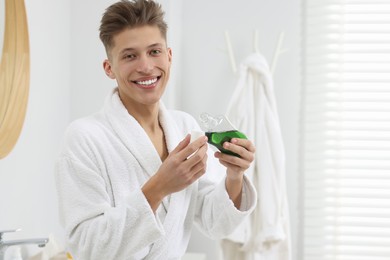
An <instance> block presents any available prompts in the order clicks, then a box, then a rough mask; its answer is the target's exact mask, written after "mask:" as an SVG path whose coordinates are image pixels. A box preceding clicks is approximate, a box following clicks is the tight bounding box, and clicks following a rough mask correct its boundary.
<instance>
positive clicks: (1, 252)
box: [0, 228, 49, 260]
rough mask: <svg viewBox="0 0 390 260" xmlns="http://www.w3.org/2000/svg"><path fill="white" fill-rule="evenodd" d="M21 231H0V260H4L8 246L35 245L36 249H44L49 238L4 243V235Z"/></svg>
mask: <svg viewBox="0 0 390 260" xmlns="http://www.w3.org/2000/svg"><path fill="white" fill-rule="evenodd" d="M20 230H21V229H20V228H19V229H10V230H0V260H4V256H5V251H6V250H7V248H8V247H10V246H15V245H27V244H36V245H38V247H44V246H46V244H47V243H48V242H49V238H32V239H18V240H9V241H4V240H3V235H4V233H10V232H17V231H20Z"/></svg>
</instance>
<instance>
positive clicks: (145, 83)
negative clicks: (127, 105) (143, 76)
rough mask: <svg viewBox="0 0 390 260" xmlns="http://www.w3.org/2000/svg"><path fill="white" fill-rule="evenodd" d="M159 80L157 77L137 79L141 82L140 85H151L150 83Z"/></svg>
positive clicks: (138, 82)
mask: <svg viewBox="0 0 390 260" xmlns="http://www.w3.org/2000/svg"><path fill="white" fill-rule="evenodd" d="M156 81H157V78H155V79H150V80H145V81H137V84H140V85H150V84H153V83H155V82H156Z"/></svg>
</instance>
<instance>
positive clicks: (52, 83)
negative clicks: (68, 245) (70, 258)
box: [0, 0, 70, 253]
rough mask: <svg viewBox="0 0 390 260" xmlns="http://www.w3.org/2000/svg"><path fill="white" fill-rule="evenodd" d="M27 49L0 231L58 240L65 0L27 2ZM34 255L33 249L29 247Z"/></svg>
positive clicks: (2, 182) (0, 167) (3, 180)
mask: <svg viewBox="0 0 390 260" xmlns="http://www.w3.org/2000/svg"><path fill="white" fill-rule="evenodd" d="M25 3H26V11H27V16H28V23H29V34H30V51H31V81H30V95H29V101H28V110H27V115H26V121H25V124H24V127H23V130H22V133H21V136H20V139H19V141H18V143H17V144H16V146H15V148H14V150H13V151H12V152H11V153H10V154H9V155H8V156H7V157H5V158H4V159H2V160H0V230H3V229H11V228H22V229H23V230H22V231H20V232H19V233H17V234H9V235H8V234H7V235H6V236H5V238H6V239H15V238H31V237H45V236H48V235H49V234H54V235H55V236H56V237H57V238H58V239H61V238H62V229H61V228H60V226H59V224H58V214H57V197H56V192H55V187H54V178H53V168H54V161H55V159H56V155H57V153H58V151H59V146H60V140H61V138H62V134H63V131H64V128H65V126H66V125H67V124H68V119H69V82H70V80H69V79H70V71H69V53H70V51H69V4H68V2H67V1H60V0H57V1H51V0H26V1H25ZM26 250H28V251H30V253H33V252H35V251H37V250H38V248H37V247H32V246H31V247H27V248H26Z"/></svg>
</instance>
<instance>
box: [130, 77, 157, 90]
mask: <svg viewBox="0 0 390 260" xmlns="http://www.w3.org/2000/svg"><path fill="white" fill-rule="evenodd" d="M160 77H161V76H158V77H154V78H148V79H140V80H134V81H132V82H133V83H134V84H136V85H137V86H138V87H140V88H144V89H150V88H154V87H155V86H156V85H157V82H158V80H159V79H160Z"/></svg>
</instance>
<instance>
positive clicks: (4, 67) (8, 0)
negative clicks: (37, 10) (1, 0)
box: [0, 0, 30, 159]
mask: <svg viewBox="0 0 390 260" xmlns="http://www.w3.org/2000/svg"><path fill="white" fill-rule="evenodd" d="M4 13H5V28H4V43H3V51H2V56H1V63H0V159H1V158H4V157H5V156H7V155H8V154H9V153H10V152H11V150H12V149H13V148H14V146H15V144H16V142H17V140H18V138H19V136H20V133H21V130H22V127H23V123H24V119H25V116H26V110H27V102H28V95H29V84H30V47H29V36H28V27H27V15H26V8H25V4H24V0H5V12H4Z"/></svg>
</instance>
